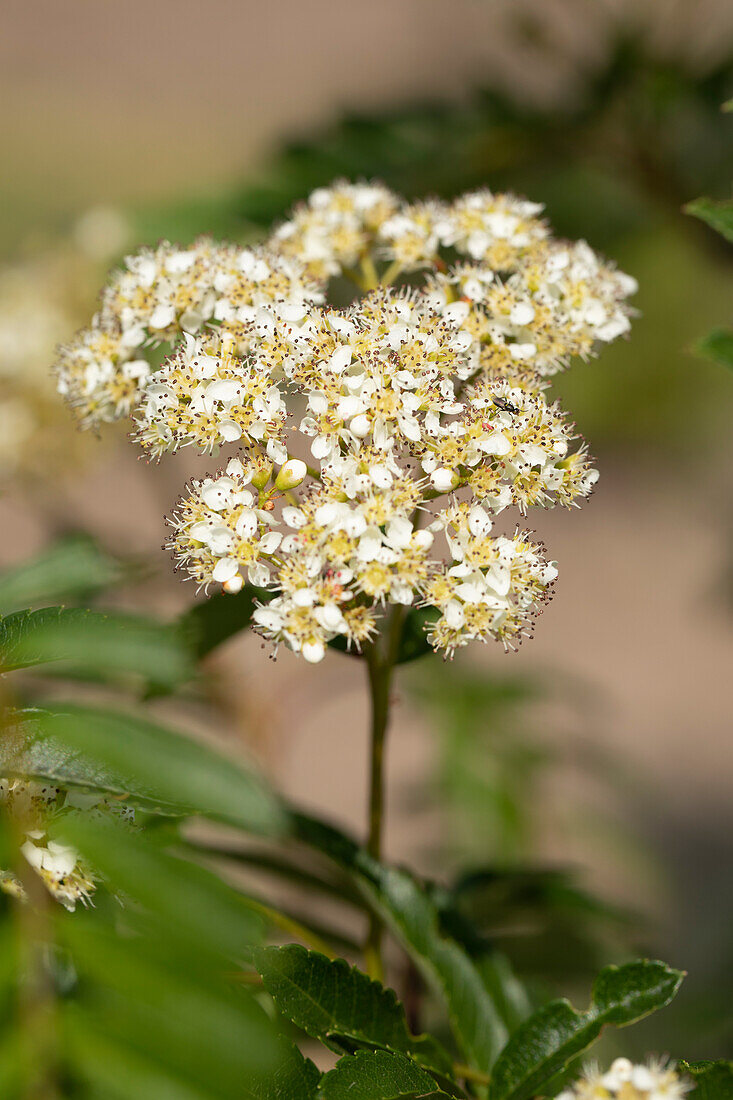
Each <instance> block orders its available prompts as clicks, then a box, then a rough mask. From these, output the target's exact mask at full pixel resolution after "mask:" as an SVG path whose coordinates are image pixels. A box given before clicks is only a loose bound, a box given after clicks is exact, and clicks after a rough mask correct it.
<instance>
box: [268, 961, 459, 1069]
mask: <svg viewBox="0 0 733 1100" xmlns="http://www.w3.org/2000/svg"><path fill="white" fill-rule="evenodd" d="M255 965H256V966H257V969H258V970H259V972H260V974H261V976H262V980H263V982H264V984H265V988H266V989H267V991H268V993H269V994H270V995H271V997H272V998H273V1000H274V1001H275V1004H276V1005H277V1007H278V1010H279V1011H280V1012H281V1013H282V1015H283V1016H286V1017H287V1018H288V1019H289V1020H291V1021H292V1022H293V1023H294V1024H295V1025H296V1026H297V1027H299V1028H301V1030H303V1031H305V1032H306V1034H307V1035H311V1036H312V1037H313V1038H314V1039H320V1040H321V1041H322V1042H324V1043H326V1045H327V1046H330V1047H331V1049H332V1050H336V1051H338V1052H341V1051H343V1050H344V1049H347V1050H349V1049H351V1045H352V1044H354V1043H366V1044H368V1045H369V1046H374V1047H380V1048H383V1049H384V1050H389V1051H393V1052H399V1053H403V1054H410V1055H412V1056H414V1057H416V1058H418V1060H420V1061H421V1062H422V1063H423V1064H425V1065H429V1066H431V1067H432V1068H433V1069H435V1070H436V1071H438V1072H441V1073H447V1072H449V1071H450V1068H451V1060H450V1058H449V1056H448V1054H447V1052H446V1051H444V1050H443V1049H442V1048H441V1047H440V1044H439V1043H437V1042H436V1041H435V1040H433V1039H430V1038H428V1037H426V1036H419V1037H415V1036H412V1035H411V1034H410V1032H409V1030H408V1027H407V1020H406V1019H405V1013H404V1010H403V1008H402V1005H401V1004H400V1003H399V1001H398V1000H397V996H396V994H395V993H394V991H393V990H391V989H387V988H385V987H384V986H383V985H381V984H380V982H376V981H373V980H372V979H371V978H369V977H368V976H367V975H366V974H364V973H362V971H361V970H359V969H357V967H355V966H349V964H348V963H347V962H346V960H345V959H334V960H331V959H328V958H326V956H325V955H321V954H319V953H318V952H317V951H307V950H306V949H305V948H304V947H299V946H298V945H296V944H288V945H286V946H285V947H266V948H264V949H262V950H259V951H257V952H256V954H255ZM344 1040H346V1043H344Z"/></svg>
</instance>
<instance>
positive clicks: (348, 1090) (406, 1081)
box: [318, 1050, 446, 1100]
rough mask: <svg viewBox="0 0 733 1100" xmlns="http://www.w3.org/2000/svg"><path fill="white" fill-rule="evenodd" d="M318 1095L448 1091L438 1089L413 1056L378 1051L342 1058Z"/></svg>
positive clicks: (332, 1098) (390, 1097)
mask: <svg viewBox="0 0 733 1100" xmlns="http://www.w3.org/2000/svg"><path fill="white" fill-rule="evenodd" d="M318 1095H319V1097H320V1098H321V1100H401V1098H403V1097H404V1098H407V1097H413V1096H422V1097H432V1096H436V1097H437V1096H445V1095H446V1093H444V1092H441V1091H440V1089H438V1088H436V1086H435V1081H434V1080H433V1079H432V1077H431V1076H430V1074H429V1073H426V1072H425V1070H422V1069H420V1068H419V1066H416V1065H415V1063H414V1062H412V1061H410V1059H409V1058H405V1057H404V1055H402V1054H390V1053H388V1052H387V1051H384V1050H378V1051H359V1052H358V1053H357V1054H356V1055H354V1057H352V1058H342V1059H341V1060H340V1061H339V1063H338V1064H337V1065H336V1067H335V1068H334V1069H332V1070H331V1071H330V1072H329V1073H326V1074H324V1076H323V1078H322V1080H321V1087H320V1090H319V1093H318Z"/></svg>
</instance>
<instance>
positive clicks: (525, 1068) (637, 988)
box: [489, 961, 683, 1100]
mask: <svg viewBox="0 0 733 1100" xmlns="http://www.w3.org/2000/svg"><path fill="white" fill-rule="evenodd" d="M682 978H683V975H682V974H681V973H680V972H679V971H678V970H672V969H671V968H670V967H668V966H666V965H665V964H664V963H661V962H650V961H640V962H633V963H627V964H626V965H625V966H608V967H606V968H605V969H604V970H602V971H601V972H600V974H599V975H598V978H597V979H596V982H595V985H594V987H593V995H592V1000H591V1005H590V1008H589V1009H588V1010H587V1012H578V1011H577V1010H576V1009H574V1008H573V1006H572V1005H571V1004H570V1003H569V1001H566V1000H558V1001H552V1002H550V1004H548V1005H545V1006H544V1007H543V1008H541V1009H539V1010H538V1011H537V1012H535V1013H534V1014H533V1015H532V1016H530V1017H529V1019H528V1020H526V1021H525V1022H524V1023H523V1024H522V1025H521V1026H520V1027H519V1028H518V1029H517V1031H515V1032H514V1034H513V1035H512V1037H511V1039H510V1040H509V1042H508V1043H507V1045H506V1046H505V1047H504V1049H503V1050H502V1052H501V1054H500V1055H499V1057H498V1059H497V1061H496V1065H495V1066H494V1069H493V1072H492V1075H491V1086H490V1091H489V1097H490V1100H527V1098H528V1097H531V1096H536V1095H542V1086H543V1085H545V1084H546V1083H547V1082H548V1081H549V1080H550V1078H552V1077H553V1076H554V1075H555V1074H556V1073H558V1072H559V1071H560V1070H562V1069H563V1067H564V1066H566V1065H567V1064H568V1062H569V1061H570V1060H571V1058H574V1057H575V1056H576V1055H578V1054H580V1053H581V1052H582V1051H584V1050H585V1049H586V1048H587V1047H588V1046H590V1044H591V1043H592V1042H593V1041H594V1040H595V1039H597V1038H598V1036H599V1035H600V1033H601V1029H602V1028H603V1027H604V1026H605V1025H606V1024H615V1025H616V1026H617V1027H624V1026H625V1025H626V1024H631V1023H634V1021H636V1020H639V1019H641V1018H642V1017H643V1016H647V1015H649V1013H650V1012H654V1011H655V1010H656V1009H658V1008H662V1007H663V1006H664V1005H666V1004H669V1002H670V1001H671V1000H672V998H673V997H674V995H675V993H676V992H677V990H678V988H679V985H680V982H681V981H682Z"/></svg>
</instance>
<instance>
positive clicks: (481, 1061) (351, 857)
mask: <svg viewBox="0 0 733 1100" xmlns="http://www.w3.org/2000/svg"><path fill="white" fill-rule="evenodd" d="M291 821H292V826H293V829H294V830H295V832H296V835H297V836H298V837H299V839H301V840H302V841H304V842H305V843H306V844H310V845H313V846H315V847H316V848H317V849H318V850H319V851H322V852H324V853H325V854H327V855H328V856H329V857H330V858H331V859H333V860H335V861H336V863H338V864H340V865H341V866H343V867H346V868H348V869H350V870H351V871H352V872H354V873H355V874H357V875H358V876H359V878H360V879H361V881H362V882H363V883H364V885H365V886H366V887H367V889H368V891H369V893H370V894H371V896H372V897H373V898H374V900H375V902H376V905H377V908H378V909H379V911H380V912H381V913H382V915H383V916H384V919H385V920H386V922H387V924H388V926H389V927H390V928H391V929H392V931H393V932H394V933H395V934H396V936H397V937H398V939H399V940H401V942H402V943H403V944H404V946H405V948H406V949H407V951H408V952H409V954H410V955H411V956H412V958H413V960H414V961H415V964H416V966H417V967H418V969H419V970H420V971H421V972H422V973H423V974H424V975H425V977H426V978H427V980H428V981H429V983H430V984H431V985H432V986H433V987H434V988H436V989H438V991H439V992H441V993H442V995H443V997H444V999H445V1002H446V1005H447V1008H448V1015H449V1019H450V1023H451V1028H452V1030H453V1033H454V1035H455V1037H456V1040H457V1042H458V1043H459V1045H460V1047H461V1049H462V1050H463V1052H464V1054H465V1056H466V1059H467V1060H468V1062H469V1063H470V1064H471V1065H472V1066H474V1067H475V1068H476V1069H478V1070H480V1071H482V1072H486V1071H487V1070H488V1068H489V1067H490V1066H491V1064H492V1063H493V1061H494V1059H495V1058H496V1055H497V1054H498V1052H499V1050H500V1049H501V1047H502V1046H503V1045H504V1043H505V1042H506V1038H507V1031H506V1028H505V1026H504V1024H503V1023H502V1021H501V1018H500V1016H499V1014H498V1012H497V1009H496V1006H495V1004H494V1002H493V1001H492V999H491V996H490V994H489V991H488V990H487V988H486V986H485V985H484V982H483V980H482V978H481V975H480V973H479V972H478V970H477V969H476V967H475V965H474V963H473V962H472V960H471V959H470V957H469V955H468V954H467V953H466V952H465V951H464V950H463V948H462V947H461V946H460V945H459V944H458V943H457V942H456V941H455V940H454V939H453V938H452V937H451V936H449V935H447V934H445V933H444V932H443V931H442V929H441V928H440V922H439V915H438V911H437V909H436V907H435V905H434V904H433V902H432V901H431V899H430V898H429V896H428V895H427V893H426V892H425V890H424V888H423V887H422V886H421V885H420V884H419V883H418V882H416V880H415V879H414V878H413V877H412V876H411V875H410V874H409V873H408V872H407V871H402V870H398V869H396V868H392V867H386V866H383V865H382V864H379V863H377V862H376V861H375V860H373V859H371V857H370V856H369V855H368V854H367V853H366V852H365V851H364V850H363V849H362V848H360V847H359V845H357V844H355V843H354V841H353V840H351V838H350V837H348V836H346V835H345V834H344V833H341V832H339V831H338V830H336V829H334V828H332V827H331V826H330V825H326V824H324V823H323V822H321V821H318V820H316V819H315V818H312V817H308V816H306V815H304V814H293V815H292V817H291Z"/></svg>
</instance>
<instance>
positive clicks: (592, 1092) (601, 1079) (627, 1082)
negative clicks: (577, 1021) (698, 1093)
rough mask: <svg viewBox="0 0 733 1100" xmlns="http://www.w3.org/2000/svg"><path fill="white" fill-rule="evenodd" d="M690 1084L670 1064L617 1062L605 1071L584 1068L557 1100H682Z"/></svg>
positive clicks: (620, 1059) (624, 1059)
mask: <svg viewBox="0 0 733 1100" xmlns="http://www.w3.org/2000/svg"><path fill="white" fill-rule="evenodd" d="M691 1088H692V1083H691V1082H688V1081H687V1080H685V1079H684V1078H683V1077H680V1075H679V1074H678V1073H677V1072H676V1070H675V1067H674V1064H670V1063H667V1062H665V1061H664V1060H654V1059H650V1060H649V1061H648V1062H647V1063H646V1064H642V1065H639V1064H637V1065H635V1064H634V1063H633V1062H630V1061H629V1059H628V1058H617V1059H616V1060H615V1062H613V1064H612V1065H611V1068H610V1069H609V1070H606V1071H605V1072H603V1071H601V1070H600V1069H599V1068H598V1067H597V1066H589V1067H587V1068H586V1070H585V1073H584V1075H583V1076H582V1077H581V1078H579V1080H577V1081H576V1082H575V1083H574V1084H573V1086H572V1087H571V1088H569V1089H566V1090H565V1091H564V1092H561V1093H560V1095H559V1096H558V1097H557V1100H682V1098H683V1097H684V1096H685V1094H686V1093H688V1092H689V1091H690V1089H691Z"/></svg>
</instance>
